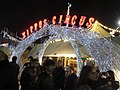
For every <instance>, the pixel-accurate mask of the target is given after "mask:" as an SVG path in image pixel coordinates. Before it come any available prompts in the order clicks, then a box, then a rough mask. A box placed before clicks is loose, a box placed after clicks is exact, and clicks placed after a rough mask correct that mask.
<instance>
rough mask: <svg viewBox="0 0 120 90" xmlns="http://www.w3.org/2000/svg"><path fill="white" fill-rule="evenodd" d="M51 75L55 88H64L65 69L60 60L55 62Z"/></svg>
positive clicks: (56, 89)
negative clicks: (55, 65)
mask: <svg viewBox="0 0 120 90" xmlns="http://www.w3.org/2000/svg"><path fill="white" fill-rule="evenodd" d="M53 76H54V82H55V90H60V89H61V90H64V83H65V70H64V68H63V66H62V62H61V61H60V60H59V61H58V62H57V67H56V68H55V69H54V71H53Z"/></svg>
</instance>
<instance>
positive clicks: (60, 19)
mask: <svg viewBox="0 0 120 90" xmlns="http://www.w3.org/2000/svg"><path fill="white" fill-rule="evenodd" d="M62 18H63V15H60V18H59V24H60V25H61V23H62Z"/></svg>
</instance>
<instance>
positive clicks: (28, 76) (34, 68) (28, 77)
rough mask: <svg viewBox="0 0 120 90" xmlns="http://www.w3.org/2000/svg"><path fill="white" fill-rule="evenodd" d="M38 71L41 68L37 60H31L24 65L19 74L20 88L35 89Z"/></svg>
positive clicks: (25, 89)
mask: <svg viewBox="0 0 120 90" xmlns="http://www.w3.org/2000/svg"><path fill="white" fill-rule="evenodd" d="M40 73H41V69H40V65H39V62H38V60H37V59H33V60H31V61H30V65H29V66H27V67H25V69H24V70H23V72H22V74H21V78H20V84H21V90H35V89H36V88H37V79H38V76H39V74H40Z"/></svg>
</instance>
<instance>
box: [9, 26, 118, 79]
mask: <svg viewBox="0 0 120 90" xmlns="http://www.w3.org/2000/svg"><path fill="white" fill-rule="evenodd" d="M45 35H49V36H51V37H50V38H54V39H58V38H65V39H67V40H68V41H69V42H71V41H74V40H75V41H77V43H79V44H82V45H83V46H84V47H85V48H86V49H87V50H88V52H89V53H90V55H91V57H92V58H93V59H94V61H95V62H96V63H97V64H98V65H99V68H100V70H101V71H106V70H109V69H112V70H115V71H116V70H117V71H120V67H119V65H120V62H119V60H120V49H119V48H120V46H118V45H116V44H114V43H113V42H112V41H111V40H108V39H107V38H105V37H102V38H98V37H101V35H100V34H98V33H95V32H91V31H90V30H88V29H86V28H72V27H66V26H60V25H46V26H45V27H43V28H42V29H41V30H37V31H36V32H35V33H33V34H31V35H30V36H28V37H27V38H25V39H24V40H23V41H21V42H20V43H19V44H18V46H17V47H16V49H15V51H14V52H13V54H12V56H14V55H15V56H17V57H18V59H20V57H21V55H22V54H23V52H24V51H25V50H26V48H27V47H28V46H29V45H30V44H31V43H33V42H34V41H36V40H37V39H40V38H41V37H44V36H45ZM49 43H50V41H49V40H47V41H45V43H44V45H43V47H44V46H45V47H44V49H40V52H39V57H40V58H39V59H40V61H42V58H41V57H42V56H43V53H44V50H45V48H46V47H47V45H48V44H49ZM77 43H72V44H73V48H74V50H75V51H76V56H77V57H79V58H80V53H79V52H78V51H79V48H78V47H77ZM12 56H11V57H12ZM77 60H78V62H77V65H78V70H81V65H82V64H81V61H80V59H78V58H77ZM17 63H18V64H20V66H21V67H22V66H23V63H22V60H18V62H17ZM78 72H79V71H78ZM116 77H117V79H118V80H120V78H119V76H118V74H117V73H116Z"/></svg>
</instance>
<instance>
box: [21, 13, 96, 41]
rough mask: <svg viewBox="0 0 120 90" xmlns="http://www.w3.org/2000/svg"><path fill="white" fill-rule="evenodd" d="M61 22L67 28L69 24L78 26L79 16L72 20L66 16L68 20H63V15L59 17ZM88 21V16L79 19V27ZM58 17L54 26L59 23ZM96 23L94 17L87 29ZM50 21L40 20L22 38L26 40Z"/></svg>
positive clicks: (54, 18) (53, 22) (54, 17)
mask: <svg viewBox="0 0 120 90" xmlns="http://www.w3.org/2000/svg"><path fill="white" fill-rule="evenodd" d="M58 20H59V22H58V24H60V25H62V23H63V22H62V21H64V23H65V24H66V27H68V26H69V24H71V25H72V26H74V25H76V21H77V15H73V16H72V18H71V16H70V15H66V18H65V19H64V20H63V15H60V17H59V19H58ZM85 20H86V16H81V17H80V19H79V26H80V27H81V26H83V25H84V23H85ZM56 21H57V17H56V16H53V18H52V24H54V25H55V24H56V23H57V22H56ZM94 21H95V19H94V18H93V17H91V18H89V21H88V22H87V23H85V24H86V26H87V28H89V27H91V26H92V23H93V22H94ZM47 22H48V20H47V19H44V20H43V21H42V20H40V21H39V22H38V23H35V24H34V26H30V29H27V30H26V31H25V32H23V33H22V38H23V39H25V38H26V37H27V36H29V35H30V34H31V33H33V32H34V31H36V30H38V29H40V28H42V27H43V26H46V25H47Z"/></svg>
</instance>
